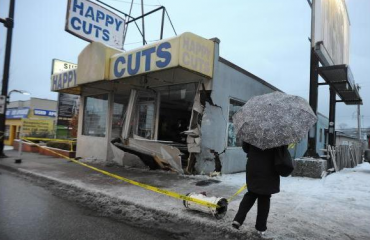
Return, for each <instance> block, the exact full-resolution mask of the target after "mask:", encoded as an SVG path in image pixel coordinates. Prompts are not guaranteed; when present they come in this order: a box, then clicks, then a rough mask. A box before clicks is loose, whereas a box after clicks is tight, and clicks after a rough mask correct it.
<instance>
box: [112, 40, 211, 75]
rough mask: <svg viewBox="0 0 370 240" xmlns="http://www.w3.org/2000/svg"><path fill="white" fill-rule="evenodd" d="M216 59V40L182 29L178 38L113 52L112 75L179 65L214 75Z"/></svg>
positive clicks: (145, 71) (143, 71) (134, 73)
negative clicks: (214, 61) (185, 31)
mask: <svg viewBox="0 0 370 240" xmlns="http://www.w3.org/2000/svg"><path fill="white" fill-rule="evenodd" d="M213 60H214V42H213V41H211V40H207V39H204V38H201V37H199V36H197V35H195V34H192V33H183V34H181V35H180V36H179V37H176V38H172V39H168V40H164V41H161V42H158V43H155V44H151V45H146V46H145V47H143V48H140V49H136V50H133V51H128V52H125V53H122V54H116V55H114V56H113V57H112V58H111V59H110V73H109V79H110V80H113V79H119V78H125V77H130V76H134V75H138V74H142V73H147V72H153V71H158V70H163V69H168V68H172V67H177V66H181V67H183V68H186V69H189V70H191V71H194V72H198V73H200V74H202V75H205V76H208V77H211V78H212V76H213Z"/></svg>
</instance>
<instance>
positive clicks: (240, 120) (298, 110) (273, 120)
mask: <svg viewBox="0 0 370 240" xmlns="http://www.w3.org/2000/svg"><path fill="white" fill-rule="evenodd" d="M316 121H317V117H316V115H315V113H314V112H313V111H312V109H311V107H310V105H309V104H308V102H307V101H306V100H305V99H303V98H301V97H298V96H293V95H288V94H285V93H281V92H273V93H268V94H264V95H260V96H256V97H253V98H251V99H250V100H249V101H248V102H247V103H246V104H245V105H244V106H243V107H241V108H240V109H239V111H238V112H236V113H235V114H234V116H233V123H234V128H235V133H236V136H237V139H238V141H239V142H240V141H245V142H247V143H250V144H252V145H253V146H256V147H258V148H260V149H268V148H274V147H279V146H283V145H289V144H291V143H297V142H299V141H300V140H301V139H302V138H304V137H305V136H307V133H308V130H309V129H310V128H311V126H312V125H313V124H315V123H316Z"/></svg>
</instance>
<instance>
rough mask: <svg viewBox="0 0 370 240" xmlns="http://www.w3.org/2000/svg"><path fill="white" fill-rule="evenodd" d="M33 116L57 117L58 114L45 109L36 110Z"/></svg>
mask: <svg viewBox="0 0 370 240" xmlns="http://www.w3.org/2000/svg"><path fill="white" fill-rule="evenodd" d="M33 115H36V116H43V117H56V116H57V112H56V111H52V110H44V109H34V110H33Z"/></svg>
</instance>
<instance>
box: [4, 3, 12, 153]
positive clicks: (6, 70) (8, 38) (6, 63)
mask: <svg viewBox="0 0 370 240" xmlns="http://www.w3.org/2000/svg"><path fill="white" fill-rule="evenodd" d="M14 6H15V0H10V6H9V16H8V18H6V19H5V21H2V22H3V23H4V25H5V27H6V28H8V30H7V35H6V49H5V60H4V70H3V71H4V72H3V85H2V89H1V95H3V96H5V97H7V95H8V81H9V69H10V56H11V48H12V35H13V25H14ZM5 118H6V104H5V106H4V114H0V157H6V156H5V154H4V136H5Z"/></svg>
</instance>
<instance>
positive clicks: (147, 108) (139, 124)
mask: <svg viewBox="0 0 370 240" xmlns="http://www.w3.org/2000/svg"><path fill="white" fill-rule="evenodd" d="M156 99H157V97H156V96H154V94H153V93H149V92H139V96H138V99H137V105H136V117H135V122H136V126H135V130H134V134H135V135H137V136H139V137H142V138H146V139H154V124H155V110H156Z"/></svg>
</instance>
